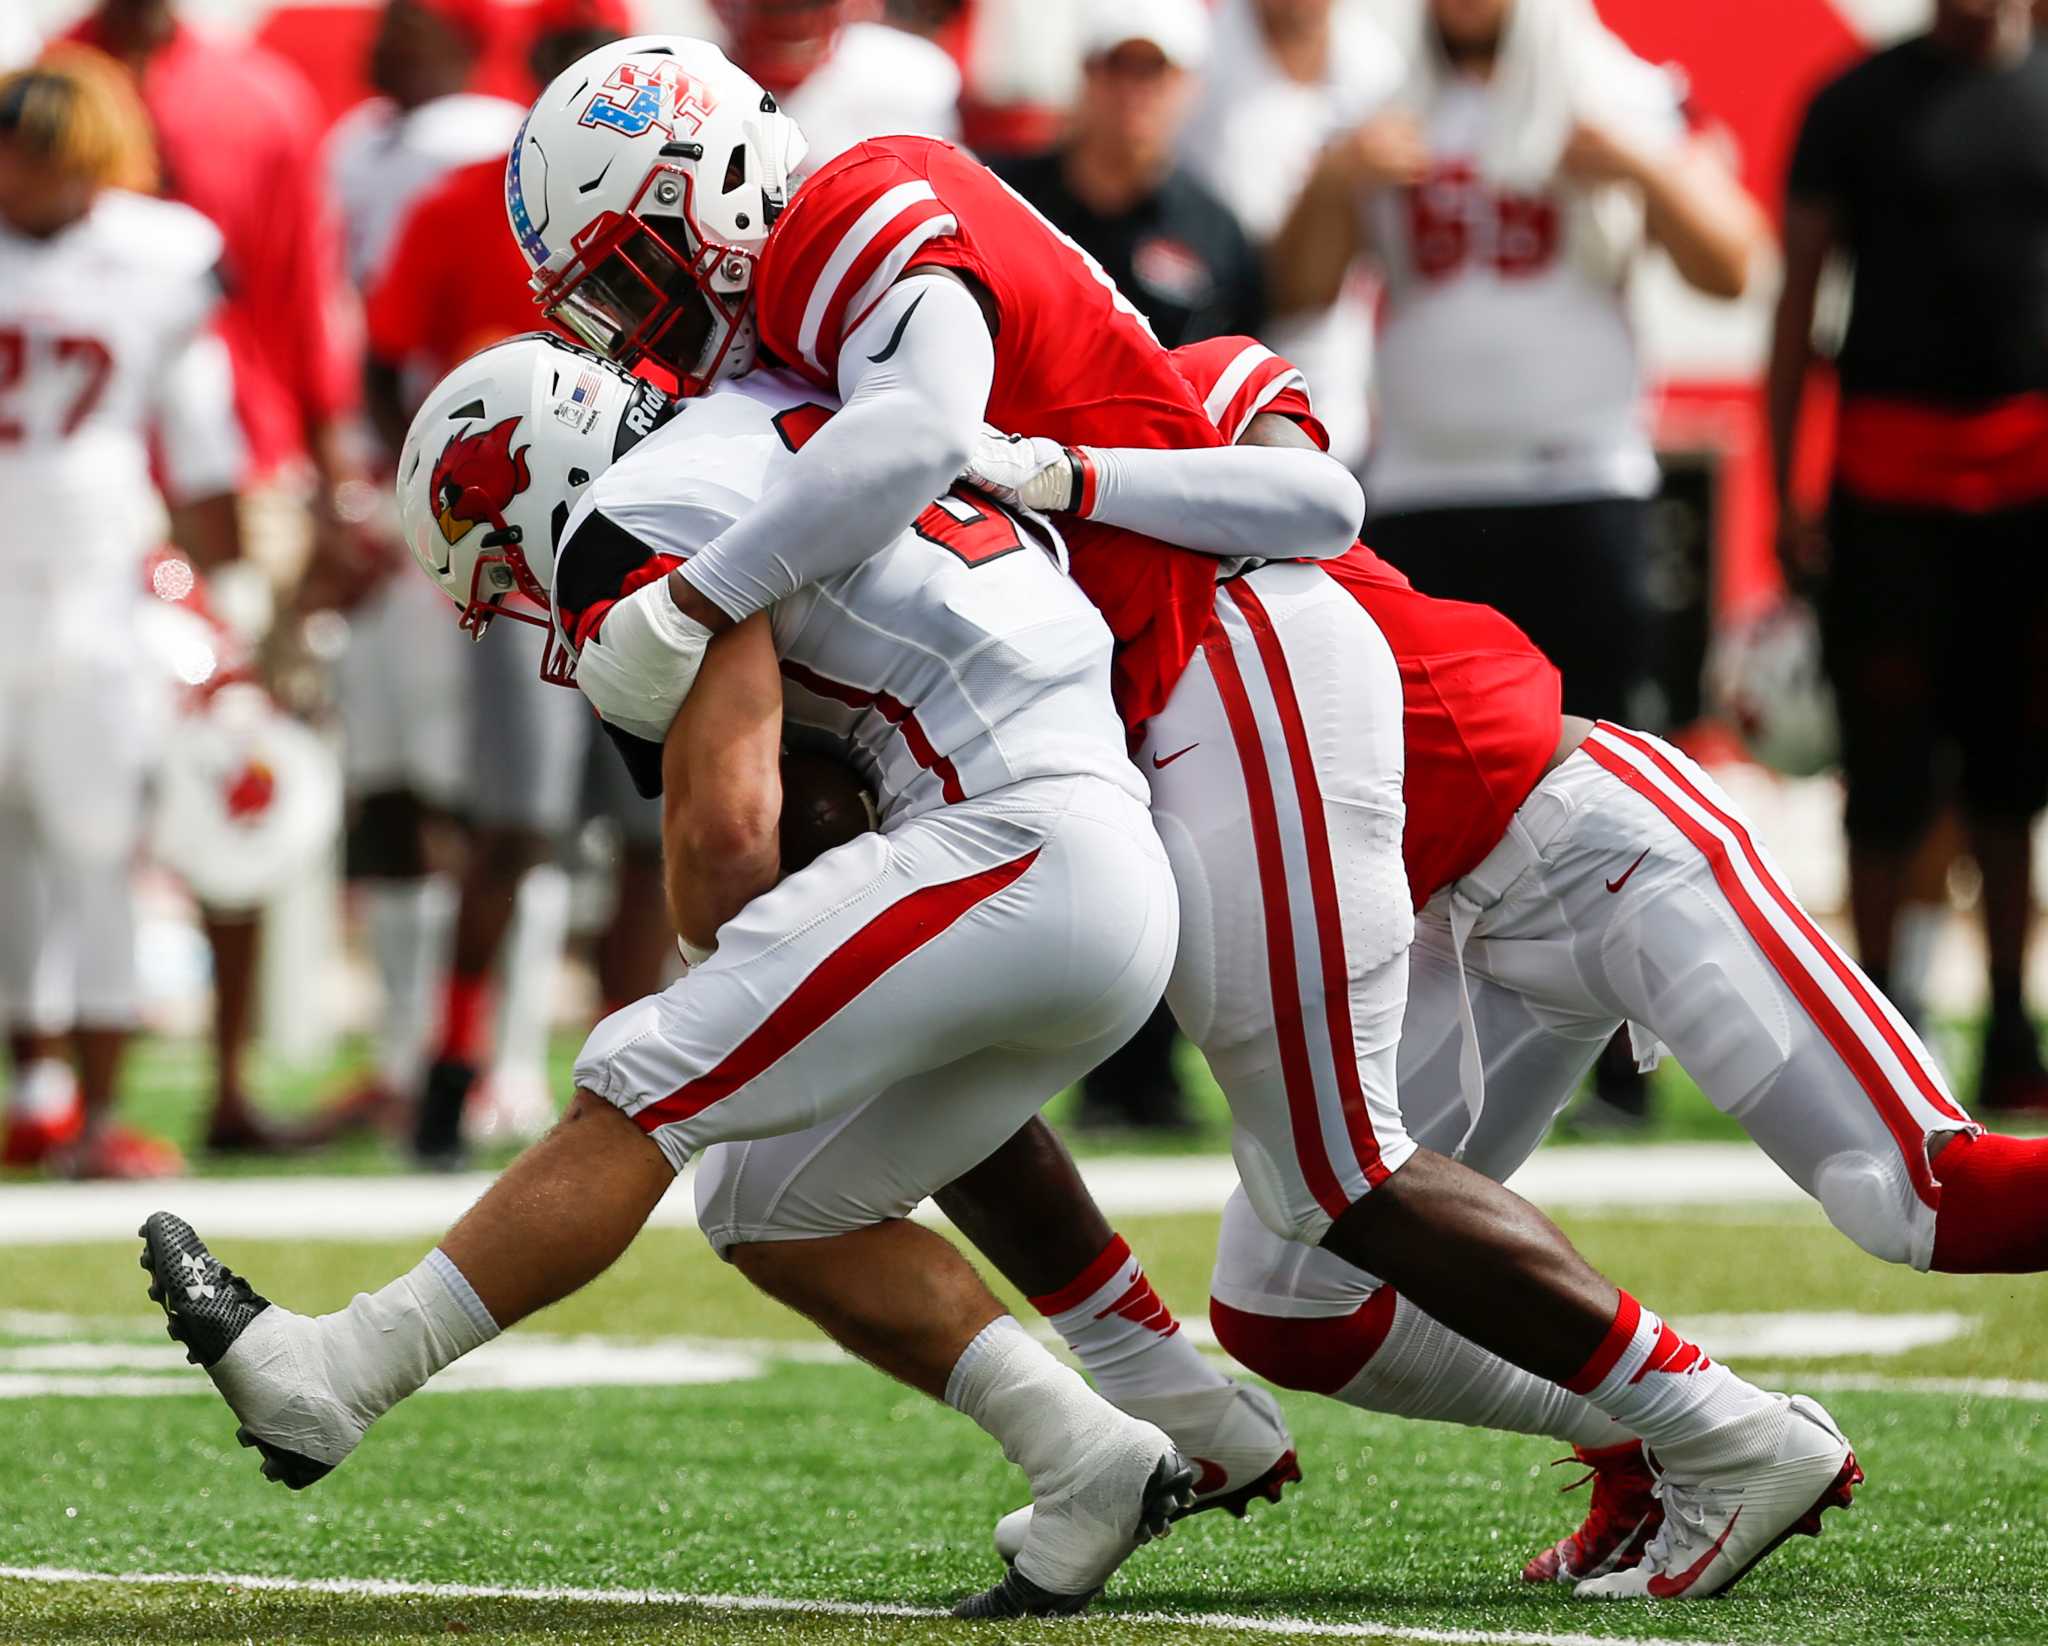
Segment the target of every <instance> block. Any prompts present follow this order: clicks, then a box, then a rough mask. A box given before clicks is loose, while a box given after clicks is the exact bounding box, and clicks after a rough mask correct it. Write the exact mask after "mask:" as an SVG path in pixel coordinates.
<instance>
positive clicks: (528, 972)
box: [491, 863, 570, 1081]
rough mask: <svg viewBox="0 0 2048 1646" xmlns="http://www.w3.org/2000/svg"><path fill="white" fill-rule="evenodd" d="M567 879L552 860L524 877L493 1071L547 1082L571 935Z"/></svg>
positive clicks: (508, 942)
mask: <svg viewBox="0 0 2048 1646" xmlns="http://www.w3.org/2000/svg"><path fill="white" fill-rule="evenodd" d="M569 890H570V888H569V877H568V876H567V875H566V874H564V873H563V872H562V871H561V870H560V869H558V868H556V867H555V866H554V865H553V864H552V863H543V864H542V865H541V866H540V867H539V868H537V869H529V870H527V871H526V873H525V874H524V875H523V876H521V877H520V881H519V891H518V894H517V899H516V901H515V902H514V904H513V909H512V929H511V930H510V931H509V932H507V933H506V934H505V949H504V956H503V968H504V969H503V972H502V976H503V978H504V987H503V988H502V989H501V990H500V991H499V998H498V1026H497V1027H498V1033H497V1040H496V1043H495V1044H496V1047H497V1051H496V1055H495V1056H494V1057H493V1059H492V1065H491V1066H492V1069H493V1072H501V1071H502V1072H506V1073H512V1074H515V1075H516V1076H519V1077H522V1078H525V1079H528V1080H533V1079H539V1080H542V1081H545V1079H546V1067H547V1055H548V1030H549V1029H550V1028H551V1027H552V1018H553V1007H554V1000H555V979H556V976H557V974H558V973H559V971H560V969H561V962H562V946H563V944H564V943H566V942H567V941H568V937H569Z"/></svg>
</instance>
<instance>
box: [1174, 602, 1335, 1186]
mask: <svg viewBox="0 0 2048 1646" xmlns="http://www.w3.org/2000/svg"><path fill="white" fill-rule="evenodd" d="M1202 650H1203V651H1204V652H1205V653H1207V655H1208V658H1209V673H1210V674H1211V675H1212V676H1213V677H1214V679H1215V681H1216V695H1217V697H1218V698H1219V699H1221V701H1222V704H1223V714H1224V718H1225V719H1227V720H1228V721H1229V722H1230V735H1231V739H1232V741H1234V742H1235V743H1236V744H1237V759H1238V764H1239V765H1240V766H1241V767H1242V768H1243V769H1244V787H1245V798H1246V800H1247V801H1248V802H1249V803H1250V808H1251V822H1252V855H1253V856H1254V858H1256V860H1257V865H1258V871H1259V894H1260V897H1261V898H1262V900H1263V901H1264V903H1265V906H1266V976H1267V981H1268V986H1269V987H1270V988H1271V990H1272V995H1273V1031H1274V1034H1275V1036H1276V1037H1277V1038H1278V1040H1279V1042H1280V1077H1281V1080H1282V1081H1283V1082H1284V1083H1285V1085H1286V1087H1287V1120H1288V1127H1289V1130H1290V1131H1291V1132H1292V1133H1293V1136H1294V1156H1295V1160H1296V1161H1297V1163H1298V1164H1299V1165H1300V1167H1301V1176H1302V1181H1303V1182H1304V1183H1306V1184H1307V1185H1308V1192H1309V1193H1310V1194H1312V1195H1314V1196H1315V1200H1316V1204H1317V1205H1318V1206H1320V1207H1321V1208H1322V1209H1323V1210H1324V1211H1325V1212H1327V1213H1328V1214H1329V1215H1330V1216H1331V1217H1333V1218H1337V1217H1342V1216H1343V1215H1344V1214H1345V1212H1347V1211H1348V1210H1350V1208H1351V1202H1350V1201H1349V1200H1348V1199H1347V1198H1345V1194H1344V1190H1343V1187H1342V1185H1340V1184H1339V1183H1338V1181H1337V1174H1336V1172H1335V1171H1334V1170H1332V1168H1331V1166H1330V1156H1329V1151H1328V1150H1327V1149H1326V1148H1325V1147H1324V1146H1323V1125H1322V1116H1321V1114H1320V1113H1319V1112H1318V1109H1317V1105H1316V1083H1315V1075H1314V1073H1313V1071H1312V1070H1311V1069H1310V1067H1309V1061H1308V1035H1307V1031H1306V1027H1305V1025H1304V1023H1303V1021H1302V1012H1301V980H1300V978H1299V977H1298V976H1297V975H1296V974H1295V970H1294V920H1293V916H1292V914H1291V912H1290V911H1289V909H1288V906H1287V860H1286V857H1285V855H1284V854H1283V853H1282V851H1281V848H1280V818H1279V813H1278V812H1277V811H1276V810H1275V808H1274V804H1273V779H1272V775H1271V774H1270V773H1269V772H1268V771H1267V770H1266V750H1265V745H1264V744H1263V743H1261V742H1260V741H1259V724H1258V721H1257V719H1256V718H1255V717H1254V716H1253V714H1252V702H1251V697H1250V695H1249V694H1248V693H1247V692H1246V691H1245V689H1244V676H1243V675H1242V674H1241V673H1240V672H1239V671H1238V667H1237V657H1236V655H1235V654H1234V653H1233V652H1232V651H1231V649H1230V637H1229V635H1227V634H1225V633H1224V632H1223V626H1222V624H1221V623H1220V622H1216V623H1212V624H1210V626H1209V632H1208V633H1207V634H1206V635H1204V636H1203V637H1202Z"/></svg>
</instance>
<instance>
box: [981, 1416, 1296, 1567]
mask: <svg viewBox="0 0 2048 1646" xmlns="http://www.w3.org/2000/svg"><path fill="white" fill-rule="evenodd" d="M1125 1410H1127V1411H1128V1412H1129V1413H1130V1414H1131V1415H1132V1416H1133V1417H1138V1418H1143V1419H1144V1420H1145V1421H1146V1422H1147V1423H1151V1424H1154V1425H1156V1426H1157V1427H1159V1428H1161V1429H1163V1430H1165V1431H1166V1433H1167V1434H1168V1435H1169V1436H1170V1437H1171V1438H1172V1440H1173V1443H1174V1445H1176V1446H1178V1447H1179V1448H1180V1451H1181V1455H1182V1456H1183V1457H1185V1458H1186V1459H1187V1460H1188V1462H1190V1463H1191V1464H1193V1465H1194V1467H1195V1470H1196V1478H1195V1497H1194V1501H1193V1502H1192V1503H1190V1504H1189V1505H1188V1506H1187V1507H1186V1508H1185V1509H1182V1510H1180V1511H1179V1512H1178V1513H1177V1514H1175V1515H1174V1517H1173V1518H1174V1519H1176V1520H1179V1519H1181V1518H1183V1517H1184V1516H1187V1515H1198V1514H1200V1513H1202V1512H1203V1511H1204V1510H1205V1509H1228V1510H1229V1511H1230V1512H1231V1513H1232V1514H1233V1515H1235V1516H1237V1518H1238V1519H1239V1520H1242V1519H1244V1516H1245V1511H1246V1509H1248V1508H1249V1507H1250V1506H1251V1505H1252V1504H1253V1503H1256V1502H1259V1501H1260V1500H1262V1499H1263V1500H1264V1501H1266V1502H1268V1503H1278V1502H1279V1501H1280V1494H1281V1493H1282V1492H1283V1491H1285V1490H1286V1489H1287V1488H1288V1487H1289V1486H1291V1485H1293V1484H1294V1483H1295V1482H1296V1481H1298V1480H1300V1479H1301V1465H1300V1463H1299V1462H1298V1461H1297V1460H1296V1458H1295V1455H1294V1436H1293V1435H1292V1434H1290V1433H1289V1432H1288V1428H1287V1419H1286V1418H1284V1417H1282V1416H1281V1415H1280V1403H1279V1402H1278V1401H1277V1400H1275V1399H1274V1398H1273V1397H1272V1396H1271V1395H1270V1394H1268V1393H1267V1392H1266V1391H1265V1390H1264V1389H1257V1388H1253V1387H1252V1386H1250V1385H1249V1384H1244V1383H1236V1382H1232V1383H1227V1384H1225V1385H1224V1386H1223V1387H1221V1388H1210V1389H1197V1390H1195V1391H1193V1392H1192V1393H1189V1394H1178V1395H1159V1396H1155V1397H1154V1398H1153V1399H1150V1400H1143V1401H1136V1400H1134V1401H1132V1402H1131V1403H1130V1405H1129V1406H1128V1407H1126V1408H1125ZM1030 1534H1031V1505H1030V1504H1028V1503H1027V1504H1026V1505H1025V1506H1024V1507H1023V1508H1021V1509H1012V1510H1011V1511H1010V1512H1009V1513H1008V1514H1006V1515H1004V1516H1003V1518H1002V1519H1001V1520H999V1521H997V1522H996V1553H997V1554H999V1555H1000V1556H1002V1558H1003V1559H1004V1560H1005V1561H1013V1560H1015V1559H1016V1558H1017V1555H1018V1553H1019V1551H1020V1550H1022V1549H1023V1547H1024V1543H1025V1540H1026V1539H1027V1538H1028V1537H1029V1536H1030Z"/></svg>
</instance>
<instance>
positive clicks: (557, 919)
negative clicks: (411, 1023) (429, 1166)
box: [413, 629, 590, 1164]
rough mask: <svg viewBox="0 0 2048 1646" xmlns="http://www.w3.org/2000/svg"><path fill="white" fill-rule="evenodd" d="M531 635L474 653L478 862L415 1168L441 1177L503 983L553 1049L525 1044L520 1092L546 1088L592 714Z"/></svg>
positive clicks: (459, 905)
mask: <svg viewBox="0 0 2048 1646" xmlns="http://www.w3.org/2000/svg"><path fill="white" fill-rule="evenodd" d="M529 633H530V631H528V630H524V629H522V630H521V631H520V632H519V633H518V634H508V635H498V636H495V637H492V638H488V639H486V640H485V641H484V642H482V643H481V644H478V645H472V646H467V647H465V648H464V649H463V659H462V661H463V666H464V671H465V674H466V681H465V687H466V690H467V694H468V701H469V706H470V751H469V760H470V781H469V792H468V797H467V807H466V811H467V816H468V821H469V826H470V829H469V852H468V856H467V859H466V861H465V863H464V865H463V872H462V879H461V883H460V886H459V888H458V894H457V900H456V912H455V931H454V940H453V944H452V946H451V949H450V953H449V962H448V975H447V978H446V981H445V982H444V984H443V988H442V994H441V1000H440V1007H439V1021H438V1023H437V1026H436V1029H435V1034H434V1038H433V1040H432V1041H431V1043H430V1044H431V1051H430V1054H429V1059H428V1064H427V1072H426V1077H425V1081H424V1084H423V1085H422V1088H421V1092H420V1099H419V1106H418V1110H417V1114H416V1116H415V1125H414V1131H413V1149H414V1152H415V1154H417V1155H418V1156H419V1158H420V1159H421V1160H423V1161H428V1162H432V1163H437V1164H448V1163H450V1162H452V1161H454V1160H456V1159H458V1158H459V1157H460V1155H461V1152H462V1121H463V1114H464V1110H465V1108H466V1107H467V1105H468V1102H469V1098H470V1094H471V1092H472V1090H473V1089H474V1088H475V1087H476V1084H477V1081H478V1079H479V1076H480V1075H481V1073H482V1071H483V1070H484V1068H485V1066H486V1064H487V1063H488V1062H489V1061H490V1058H491V1051H492V1039H493V1037H492V1032H491V1026H492V1022H493V1018H494V1016H495V1012H494V1008H495V1006H496V1004H497V1002H496V1000H495V999H494V990H493V988H492V979H493V977H494V975H495V976H496V977H498V978H499V979H501V980H502V983H503V992H504V996H505V1004H506V1006H507V1012H508V1021H513V1022H518V1023H520V1024H522V1025H533V1026H535V1027H536V1028H537V1030H538V1033H539V1035H540V1037H541V1040H542V1047H541V1052H540V1054H539V1055H538V1056H536V1055H534V1053H533V1047H532V1037H530V1036H527V1037H522V1038H523V1041H524V1046H525V1050H526V1053H527V1055H526V1058H525V1064H524V1066H523V1067H521V1066H518V1065H514V1064H507V1063H506V1062H505V1060H504V1059H501V1060H500V1062H501V1065H503V1067H502V1072H503V1073H504V1074H506V1076H507V1077H508V1079H510V1080H511V1081H513V1082H514V1083H518V1082H524V1083H526V1084H528V1085H532V1084H536V1083H542V1082H544V1079H545V1077H544V1075H543V1074H542V1072H541V1069H540V1067H539V1066H538V1065H540V1064H541V1063H542V1062H543V1061H544V1058H545V1033H546V1024H547V1016H548V1005H549V996H550V994H551V991H552V985H553V981H554V974H555V970H556V967H557V965H558V964H559V962H560V959H561V950H562V944H563V942H564V940H565V939H566V937H567V935H568V920H569V887H568V881H567V879H566V877H565V876H564V875H563V873H562V871H561V869H560V868H559V867H557V866H556V864H555V861H554V858H555V853H556V850H557V847H558V845H559V843H560V841H561V840H562V838H563V837H564V836H565V835H566V834H567V833H568V831H569V829H570V828H571V827H572V826H573V824H574V822H575V818H576V803H577V798H578V791H579V788H580V784H581V780H582V773H583V760H584V754H585V751H586V748H587V745H588V742H589V736H590V714H589V710H588V708H587V707H586V706H585V705H584V703H583V701H582V699H581V698H579V697H578V696H577V695H576V694H575V693H573V692H567V691H564V690H562V689H561V688H560V687H558V686H551V685H549V684H548V683H547V682H546V681H544V680H542V679H541V678H540V674H539V669H538V662H537V658H536V655H535V652H536V648H535V647H530V646H527V645H525V644H523V643H522V642H523V641H524V640H525V638H526V637H527V635H528V634H529ZM493 1072H494V1074H495V1073H498V1072H501V1071H500V1070H494V1071H493Z"/></svg>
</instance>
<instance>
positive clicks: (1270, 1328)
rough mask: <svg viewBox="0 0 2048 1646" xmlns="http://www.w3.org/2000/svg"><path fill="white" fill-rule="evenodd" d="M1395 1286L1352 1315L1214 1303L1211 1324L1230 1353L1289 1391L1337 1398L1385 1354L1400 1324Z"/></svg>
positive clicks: (1386, 1289) (1224, 1348) (1385, 1290)
mask: <svg viewBox="0 0 2048 1646" xmlns="http://www.w3.org/2000/svg"><path fill="white" fill-rule="evenodd" d="M1396 1301H1397V1299H1396V1297H1395V1293H1394V1289H1393V1287H1391V1286H1382V1287H1381V1288H1380V1289H1379V1290H1378V1291H1376V1292H1374V1293H1373V1295H1372V1297H1371V1298H1370V1299H1369V1300H1368V1301H1367V1302H1366V1304H1365V1305H1364V1307H1362V1308H1359V1309H1354V1310H1353V1311H1352V1312H1351V1313H1350V1314H1346V1315H1315V1316H1289V1315H1262V1314H1252V1313H1250V1312H1249V1311H1247V1310H1244V1309H1233V1308H1232V1307H1231V1306H1230V1305H1229V1304H1228V1303H1220V1302H1218V1301H1217V1300H1216V1299H1215V1298H1211V1299H1210V1300H1209V1324H1210V1327H1211V1328H1212V1329H1213V1330H1214V1331H1215V1333H1216V1342H1217V1343H1218V1345H1220V1346H1221V1348H1222V1349H1223V1351H1224V1353H1226V1354H1228V1355H1229V1356H1230V1357H1231V1358H1232V1359H1233V1360H1235V1361H1237V1363H1238V1364H1239V1365H1241V1366H1243V1367H1244V1368H1245V1369H1246V1370H1247V1371H1251V1372H1256V1373H1257V1374H1258V1375H1259V1376H1260V1377H1263V1378H1265V1379H1266V1380H1267V1381H1268V1382H1269V1383H1277V1384H1279V1385H1280V1387H1281V1388H1283V1389H1302V1390H1305V1391H1307V1392H1308V1393H1309V1394H1318V1395H1334V1394H1335V1393H1336V1392H1337V1391H1338V1390H1339V1389H1341V1388H1343V1387H1344V1386H1345V1385H1346V1384H1347V1383H1349V1382H1350V1381H1351V1380H1352V1379H1353V1378H1355V1377H1357V1376H1358V1374H1359V1373H1360V1372H1361V1371H1362V1370H1364V1368H1365V1364H1366V1362H1367V1361H1369V1360H1371V1359H1372V1357H1373V1356H1374V1355H1375V1354H1376V1353H1378V1352H1379V1347H1380V1345H1381V1344H1382V1343H1384V1342H1386V1340H1387V1331H1388V1329H1389V1328H1390V1327H1391V1326H1392V1325H1393V1323H1394V1305H1395V1303H1396Z"/></svg>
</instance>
